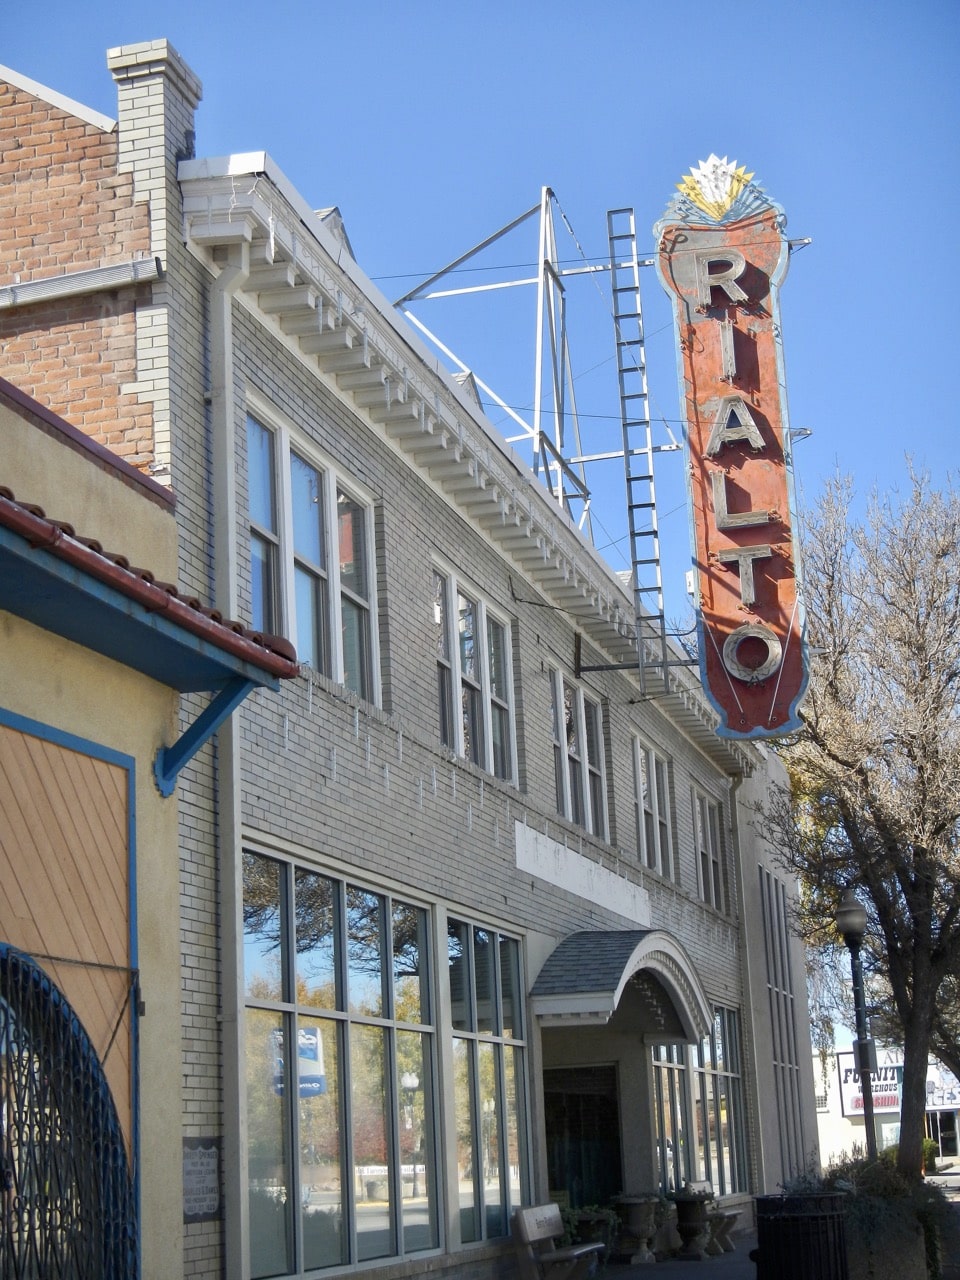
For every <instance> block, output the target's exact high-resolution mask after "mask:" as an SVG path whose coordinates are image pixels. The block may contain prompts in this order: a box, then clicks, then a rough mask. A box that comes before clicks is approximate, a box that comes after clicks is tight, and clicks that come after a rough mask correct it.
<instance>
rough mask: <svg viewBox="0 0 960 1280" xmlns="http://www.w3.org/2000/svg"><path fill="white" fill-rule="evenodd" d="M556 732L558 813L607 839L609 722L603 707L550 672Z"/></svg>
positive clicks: (553, 719) (552, 716)
mask: <svg viewBox="0 0 960 1280" xmlns="http://www.w3.org/2000/svg"><path fill="white" fill-rule="evenodd" d="M550 694H551V731H552V735H553V764H554V778H555V782H556V793H557V811H558V812H559V813H562V814H563V816H564V817H565V818H569V819H570V821H571V822H575V823H576V824H577V825H578V826H581V827H584V828H585V829H586V830H587V831H590V832H592V833H593V834H594V835H597V836H601V837H602V838H606V834H607V804H606V783H605V778H604V772H605V771H604V753H603V720H602V715H601V711H600V707H599V704H598V703H596V702H594V701H593V700H592V699H590V698H588V697H586V695H585V694H584V692H583V690H582V689H580V688H578V687H577V686H576V685H575V684H572V683H571V682H570V681H569V680H566V679H564V677H563V676H562V675H561V674H560V672H559V671H551V672H550Z"/></svg>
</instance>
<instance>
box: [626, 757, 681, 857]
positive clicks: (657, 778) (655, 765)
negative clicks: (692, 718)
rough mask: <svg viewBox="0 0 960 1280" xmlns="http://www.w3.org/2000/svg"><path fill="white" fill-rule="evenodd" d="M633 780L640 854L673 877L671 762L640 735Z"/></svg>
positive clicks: (634, 760)
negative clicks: (669, 769)
mask: <svg viewBox="0 0 960 1280" xmlns="http://www.w3.org/2000/svg"><path fill="white" fill-rule="evenodd" d="M633 782H634V813H635V816H636V836H637V855H638V857H639V858H640V859H641V861H642V862H644V863H645V864H646V865H647V866H648V867H650V869H651V870H652V871H659V872H660V873H661V875H665V876H669V875H670V874H671V870H672V861H673V860H672V841H671V816H670V784H669V775H668V770H667V762H666V761H665V760H664V759H662V757H661V756H659V755H658V754H657V753H656V752H655V751H654V750H653V749H652V748H651V747H648V746H647V745H646V743H644V742H641V740H640V739H639V738H636V737H635V738H634V739H633Z"/></svg>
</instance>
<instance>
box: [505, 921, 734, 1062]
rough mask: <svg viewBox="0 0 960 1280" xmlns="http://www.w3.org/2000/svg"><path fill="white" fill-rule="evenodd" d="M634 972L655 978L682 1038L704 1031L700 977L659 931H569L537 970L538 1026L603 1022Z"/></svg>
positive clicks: (708, 1017)
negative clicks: (570, 932) (674, 1016)
mask: <svg viewBox="0 0 960 1280" xmlns="http://www.w3.org/2000/svg"><path fill="white" fill-rule="evenodd" d="M635 975H647V976H650V977H653V978H654V979H656V989H657V990H658V991H662V992H663V993H664V996H665V998H666V999H668V1000H669V1003H670V1005H671V1009H672V1013H673V1014H675V1015H676V1020H677V1023H678V1024H679V1028H680V1029H681V1031H682V1036H683V1039H684V1040H686V1041H688V1042H690V1043H693V1042H695V1041H697V1040H700V1039H701V1038H702V1037H703V1036H704V1035H706V1033H707V1031H708V1030H709V1028H710V1026H711V1025H712V1022H713V1012H712V1009H711V1007H710V1002H709V1001H708V999H707V997H706V994H705V993H704V990H703V986H702V985H701V982H700V979H699V976H698V975H697V972H696V970H695V969H694V967H693V963H692V962H691V960H690V957H689V956H688V955H687V953H686V951H685V950H684V949H683V947H682V946H681V945H680V943H679V942H678V941H677V940H676V938H674V937H673V935H672V934H669V933H666V932H665V931H664V930H661V929H617V930H609V931H607V930H585V931H583V932H580V933H572V934H570V935H569V937H567V938H564V940H563V941H562V942H561V943H560V944H559V945H558V946H557V947H556V949H555V950H554V951H553V952H552V953H551V955H550V957H549V958H548V960H547V962H546V964H545V965H544V966H543V968H542V969H541V970H540V973H539V975H538V977H537V980H536V982H535V983H534V984H533V990H532V991H531V993H530V997H531V1006H532V1008H533V1012H534V1014H535V1015H536V1017H537V1020H538V1021H539V1023H540V1025H541V1026H542V1027H571V1026H583V1025H592V1026H604V1025H606V1023H607V1022H609V1021H610V1019H611V1017H612V1016H613V1014H614V1013H615V1012H616V1009H617V1006H618V1005H619V1004H620V1000H621V997H622V996H623V993H624V991H625V989H626V987H627V984H628V983H629V982H630V981H631V979H633V978H634V977H635ZM665 1038H672V1037H665Z"/></svg>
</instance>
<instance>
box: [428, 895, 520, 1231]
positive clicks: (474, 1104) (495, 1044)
mask: <svg viewBox="0 0 960 1280" xmlns="http://www.w3.org/2000/svg"><path fill="white" fill-rule="evenodd" d="M447 964H448V974H449V982H450V1004H451V1009H452V1015H453V1061H454V1089H453V1100H454V1106H455V1113H456V1128H457V1153H456V1154H457V1174H458V1188H459V1198H460V1237H461V1240H462V1241H463V1242H464V1243H467V1242H470V1241H475V1240H484V1239H489V1238H491V1237H494V1236H503V1235H506V1234H507V1233H508V1232H509V1230H510V1214H511V1212H512V1211H513V1209H515V1208H516V1207H517V1205H519V1204H520V1203H521V1202H522V1197H523V1194H524V1191H525V1189H526V1186H527V1181H528V1179H527V1160H526V1145H527V1139H526V1133H525V1130H524V1123H523V1118H524V1115H525V1107H524V1104H523V1096H524V1095H523V1089H524V1079H525V1075H524V1048H525V1045H524V1039H523V1026H522V1022H521V1014H522V1001H521V998H520V992H521V988H520V949H519V945H518V944H517V942H516V941H515V940H514V939H512V938H505V937H503V936H501V935H500V934H498V933H496V932H494V931H493V930H490V929H482V928H478V927H476V926H473V925H469V924H466V923H463V922H462V921H459V920H451V921H450V922H449V925H448V928H447Z"/></svg>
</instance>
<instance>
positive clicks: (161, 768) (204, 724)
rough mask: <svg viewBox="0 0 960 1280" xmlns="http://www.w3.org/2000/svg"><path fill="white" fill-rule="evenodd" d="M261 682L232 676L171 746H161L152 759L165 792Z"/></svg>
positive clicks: (170, 791) (167, 793) (159, 786)
mask: <svg viewBox="0 0 960 1280" xmlns="http://www.w3.org/2000/svg"><path fill="white" fill-rule="evenodd" d="M257 684H258V682H257V681H254V680H244V679H243V678H242V677H238V678H237V679H235V680H231V681H230V683H229V684H228V685H227V686H226V688H224V689H221V690H220V692H219V693H218V694H217V696H216V697H215V698H214V699H213V700H212V701H211V702H210V704H209V705H208V706H207V708H206V710H204V711H202V712H201V713H200V715H199V716H198V717H197V719H196V720H194V722H193V724H192V725H190V727H189V728H188V729H185V730H184V732H183V733H182V734H181V735H180V737H179V738H178V739H177V741H176V742H175V743H174V744H173V746H172V747H161V748H160V750H159V751H158V752H157V756H156V759H155V760H154V762H153V777H154V780H155V782H156V784H157V790H158V791H159V792H160V794H161V795H162V796H171V795H173V792H174V788H175V787H176V785H177V776H178V774H179V773H180V770H181V769H182V768H183V766H184V765H185V764H187V763H188V762H189V761H190V760H192V759H193V757H194V756H195V755H196V754H197V752H198V751H199V750H200V748H201V747H202V746H203V744H204V743H205V742H206V741H207V739H208V738H210V737H212V736H213V734H215V733H216V731H217V730H218V729H219V728H220V726H221V725H222V724H223V722H224V720H226V719H227V717H228V716H230V715H232V714H233V712H234V711H236V709H237V707H239V705H240V703H241V702H243V700H244V698H245V697H246V696H247V694H248V693H250V691H251V690H252V689H255V688H256V687H257Z"/></svg>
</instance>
